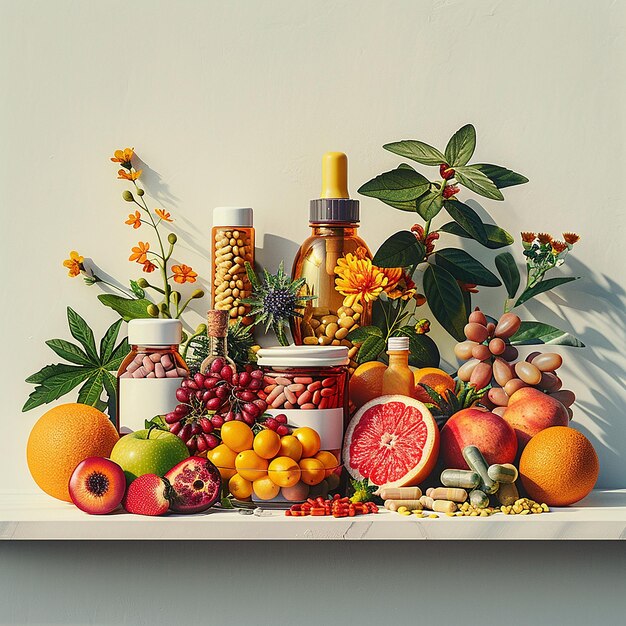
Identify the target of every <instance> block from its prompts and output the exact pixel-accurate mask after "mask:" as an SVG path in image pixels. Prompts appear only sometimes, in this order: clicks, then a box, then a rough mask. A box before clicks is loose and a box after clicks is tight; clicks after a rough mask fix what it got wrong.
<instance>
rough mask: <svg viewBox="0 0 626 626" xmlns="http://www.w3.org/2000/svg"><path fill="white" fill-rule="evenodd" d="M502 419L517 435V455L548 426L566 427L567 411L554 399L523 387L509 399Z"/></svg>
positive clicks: (536, 390) (567, 421) (567, 420)
mask: <svg viewBox="0 0 626 626" xmlns="http://www.w3.org/2000/svg"><path fill="white" fill-rule="evenodd" d="M502 417H503V419H504V420H505V421H506V422H507V423H508V424H510V425H511V426H512V427H513V430H514V431H515V434H516V435H517V444H518V449H519V453H520V454H521V452H522V450H523V449H524V448H525V447H526V444H527V443H528V442H529V441H530V438H531V437H534V436H535V435H536V434H537V433H538V432H540V431H542V430H543V429H544V428H549V427H550V426H567V425H568V424H569V415H568V413H567V409H566V408H565V406H563V404H561V403H560V402H559V401H558V400H556V399H555V398H552V397H550V396H549V395H547V394H545V393H543V391H539V390H538V389H534V388H533V387H524V388H522V389H519V390H518V391H516V392H515V393H514V394H513V395H512V396H511V397H510V398H509V404H508V406H507V408H506V411H504V414H503V416H502Z"/></svg>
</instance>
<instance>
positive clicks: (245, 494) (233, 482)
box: [228, 474, 252, 500]
mask: <svg viewBox="0 0 626 626" xmlns="http://www.w3.org/2000/svg"><path fill="white" fill-rule="evenodd" d="M228 490H229V491H230V493H232V494H233V495H234V496H235V498H237V499H238V500H247V499H248V498H249V497H250V496H251V495H252V483H251V482H250V481H249V480H246V479H245V478H244V477H243V476H242V475H241V474H235V475H234V476H233V477H232V478H231V479H230V480H229V481H228Z"/></svg>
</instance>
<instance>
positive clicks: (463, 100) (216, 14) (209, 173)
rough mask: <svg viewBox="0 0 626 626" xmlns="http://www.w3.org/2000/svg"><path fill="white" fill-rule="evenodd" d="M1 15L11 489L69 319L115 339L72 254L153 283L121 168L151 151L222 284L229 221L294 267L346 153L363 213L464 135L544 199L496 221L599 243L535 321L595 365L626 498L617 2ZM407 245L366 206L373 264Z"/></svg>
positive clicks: (59, 4)
mask: <svg viewBox="0 0 626 626" xmlns="http://www.w3.org/2000/svg"><path fill="white" fill-rule="evenodd" d="M1 6H2V20H0V28H1V29H2V31H1V32H2V36H1V37H0V59H1V61H0V63H1V67H2V78H3V80H2V83H3V93H2V99H1V100H0V107H1V109H0V120H1V121H0V124H1V125H2V150H1V151H0V152H1V156H0V159H1V164H0V181H1V185H0V189H1V190H0V193H1V198H2V213H3V228H2V233H1V235H0V236H1V245H0V250H1V254H2V266H3V268H4V281H5V283H4V284H5V289H4V294H5V297H4V304H3V306H2V309H1V311H2V312H1V314H0V315H1V316H2V318H1V323H2V328H3V345H4V354H5V358H4V359H2V362H1V367H2V370H1V376H0V380H1V381H2V393H3V414H4V419H5V424H6V425H7V427H6V430H5V435H4V437H3V444H2V447H3V453H2V454H1V455H0V472H1V475H2V476H4V477H5V480H4V481H3V484H2V489H3V490H4V489H8V490H17V491H23V490H33V489H34V486H33V484H32V483H31V480H30V477H29V476H28V474H27V471H26V467H25V463H24V452H23V451H24V444H25V441H26V437H27V434H28V431H29V429H30V427H31V425H32V424H33V423H34V421H35V420H36V419H37V418H38V416H39V415H40V414H41V413H42V412H43V409H40V410H34V411H32V412H30V413H27V414H25V415H22V414H21V413H20V408H21V406H22V404H23V402H24V400H25V398H26V396H27V394H28V392H29V391H30V387H29V386H28V385H26V384H25V383H24V382H23V380H24V378H25V377H26V375H28V374H30V373H31V372H33V371H35V370H36V369H38V368H39V367H41V366H42V365H44V364H45V363H47V362H51V361H52V360H53V358H54V357H53V355H52V353H51V352H50V351H49V350H48V349H47V348H46V347H45V346H44V343H43V342H44V340H45V339H48V338H51V337H55V336H61V337H63V336H66V325H65V321H64V314H65V306H66V305H71V306H72V307H74V308H75V309H77V310H78V311H79V312H81V313H82V314H84V315H85V316H86V317H87V318H88V319H89V320H90V321H91V322H92V323H93V324H94V326H95V327H96V328H97V329H98V332H100V331H102V330H103V329H104V328H105V327H106V325H108V324H109V323H110V322H111V321H112V320H113V319H115V318H114V315H113V314H110V313H109V312H108V311H107V310H105V309H104V308H103V307H102V306H101V305H100V304H99V303H98V302H97V300H96V298H95V295H96V293H97V287H93V288H91V289H88V288H87V287H85V286H84V285H82V284H81V281H80V280H70V279H68V278H67V277H66V276H65V273H64V270H63V268H62V267H61V261H62V260H63V259H64V258H66V256H67V252H68V251H69V250H70V249H77V250H79V251H80V252H81V253H82V254H83V255H85V256H87V257H92V258H93V259H94V260H95V261H96V262H97V263H98V264H99V265H100V266H101V267H102V268H103V269H104V270H105V271H106V272H108V273H109V274H111V275H113V276H115V277H117V278H122V279H126V277H129V276H136V272H135V270H136V266H134V265H131V264H129V263H128V261H127V260H126V259H127V256H128V253H129V248H130V246H131V245H132V244H134V243H135V242H136V240H137V237H138V235H141V236H143V235H144V233H143V231H133V230H132V229H129V228H128V227H127V226H126V225H124V223H123V222H124V219H125V218H126V215H127V213H128V206H129V205H126V204H125V203H124V202H123V201H122V200H121V198H120V193H121V191H122V189H124V185H123V184H122V183H121V181H117V180H116V179H115V171H116V168H115V165H114V164H112V163H111V162H110V161H109V155H110V154H111V153H112V151H113V149H115V148H118V147H123V146H127V145H129V146H134V147H135V148H136V150H137V153H138V154H139V156H140V157H141V159H142V160H143V162H144V182H145V185H146V187H147V190H148V192H149V193H150V194H151V195H153V196H154V197H155V198H156V200H155V201H154V206H164V207H166V208H167V209H168V210H170V211H171V212H172V213H173V215H174V216H175V217H176V219H177V221H176V228H177V230H178V232H181V233H182V237H181V244H180V246H179V248H178V256H179V258H180V260H182V261H184V262H186V263H188V264H190V265H192V266H193V267H194V268H195V269H196V270H197V271H199V272H200V274H201V275H202V276H203V277H204V278H206V276H207V274H208V255H207V250H208V247H209V236H208V234H209V227H210V224H211V208H212V207H214V206H216V205H224V204H239V203H244V204H250V205H252V206H253V207H254V208H255V211H256V225H257V228H258V238H259V247H260V249H259V253H258V257H259V259H260V261H261V262H262V263H264V264H266V265H267V266H268V267H270V268H274V267H275V266H276V264H277V262H278V261H279V259H281V258H283V257H284V258H285V259H286V260H287V262H288V263H290V261H291V258H292V256H293V253H294V250H295V248H296V246H297V244H298V243H299V242H300V241H301V240H302V239H303V238H304V237H305V236H306V235H307V223H306V222H307V206H308V200H309V199H310V198H312V197H315V196H316V195H317V194H318V188H319V161H320V156H321V154H322V153H323V152H324V151H326V150H331V149H332V150H343V151H345V152H347V153H348V154H349V156H350V181H351V189H352V190H353V191H354V190H355V189H356V188H357V187H358V186H359V185H360V184H362V183H363V182H364V181H366V180H368V179H369V178H370V177H372V176H373V175H375V174H377V173H380V172H381V171H383V170H385V169H388V168H391V167H393V166H395V165H396V164H397V163H398V159H397V158H395V157H394V156H393V155H391V154H389V153H386V152H385V151H384V150H382V149H381V145H382V144H383V143H385V142H388V141H393V140H398V139H402V138H419V139H423V140H426V141H429V142H431V143H434V144H436V145H440V146H441V145H444V144H445V141H446V140H447V138H448V137H449V135H450V134H451V133H452V132H453V131H454V130H456V129H457V128H458V127H460V126H461V125H462V124H464V123H466V122H469V121H471V122H473V123H474V124H475V126H476V128H477V130H478V142H479V143H478V149H477V152H476V158H477V159H478V160H480V161H483V160H487V161H491V162H495V163H501V164H503V165H507V166H509V167H511V168H513V169H516V170H517V171H520V172H522V173H524V174H526V175H527V176H528V177H529V178H530V181H531V182H530V184H528V185H525V186H524V187H520V188H511V189H508V190H506V192H505V194H506V201H505V202H503V203H496V202H490V201H485V202H481V205H482V206H483V207H484V209H485V210H486V211H487V212H489V213H490V214H491V215H492V216H493V218H494V219H496V220H497V221H498V222H499V223H500V224H501V225H502V226H504V227H505V228H507V229H508V230H509V231H511V232H512V233H518V232H519V231H520V230H547V231H550V232H555V233H559V232H561V231H562V230H575V231H578V232H580V233H582V236H583V239H582V242H581V243H580V244H579V245H577V246H576V250H575V253H574V255H573V257H572V259H571V262H568V267H567V270H568V271H569V272H573V273H575V274H576V275H580V276H582V279H581V280H580V281H579V282H577V283H575V284H574V285H573V286H569V287H564V288H562V289H560V290H559V291H557V292H556V293H554V294H553V295H549V296H547V297H542V298H539V299H538V300H537V301H536V302H533V303H532V304H530V305H529V306H528V307H527V308H526V310H525V311H524V315H525V316H526V317H531V316H535V315H536V316H540V317H541V319H543V320H545V321H548V322H552V323H557V324H558V325H559V326H562V327H564V328H565V329H567V330H570V331H572V332H574V333H575V334H577V335H578V336H579V337H580V338H581V339H582V340H583V341H584V342H585V343H586V344H587V346H588V347H587V348H586V349H584V350H574V349H569V350H567V349H563V353H564V354H565V355H566V366H565V367H564V369H563V378H564V379H565V381H566V386H568V387H571V388H573V389H575V390H576V392H577V393H578V395H579V402H578V404H577V406H576V422H575V424H576V425H577V427H579V428H580V429H581V430H583V432H585V433H586V434H588V435H589V436H590V437H591V438H592V440H593V442H594V444H595V445H596V447H597V449H598V452H599V454H600V457H601V463H602V473H601V477H600V483H599V484H600V485H601V486H606V487H616V486H619V485H621V486H623V485H624V476H625V474H626V472H625V471H624V469H625V465H626V463H625V459H624V455H625V454H626V453H625V452H624V450H625V449H626V422H625V421H624V409H623V402H624V379H625V375H624V374H625V366H626V360H625V358H624V339H625V322H624V284H625V275H624V269H623V267H624V264H623V250H624V244H623V238H624V226H625V224H624V218H623V215H624V211H623V206H622V205H623V203H622V200H621V197H622V195H623V190H622V184H621V178H622V177H621V174H622V173H623V171H624V169H625V168H624V166H625V165H626V163H625V158H624V148H623V145H624V141H623V139H624V115H623V112H624V104H625V103H624V94H625V89H624V82H623V80H621V78H620V77H622V76H623V75H624V74H623V71H624V52H625V50H626V46H625V43H624V30H623V24H624V17H625V16H624V7H625V6H626V5H624V3H615V2H607V1H597V2H584V1H571V0H570V1H565V0H562V1H553V2H545V1H544V2H540V1H531V2H519V1H515V2H496V1H493V0H491V1H487V0H479V1H472V2H469V1H468V2H453V1H441V0H433V1H413V2H408V1H407V2H401V1H395V2H362V1H361V2H349V1H347V2H298V1H296V2H294V1H285V2H282V1H278V0H272V1H268V2H254V1H248V2H243V1H240V2H191V1H187V2H165V1H153V2H145V1H136V2H133V3H121V2H66V1H60V0H59V1H55V2H30V1H25V2H19V3H15V2H2V4H1ZM412 223H413V220H412V219H411V217H410V216H409V215H407V214H405V213H400V212H398V211H395V210H393V209H391V208H389V207H386V206H384V205H383V204H381V203H378V202H376V201H374V200H371V199H364V200H363V202H362V224H363V226H362V229H361V230H362V234H363V236H364V237H365V238H366V240H368V241H369V243H370V244H371V246H372V247H373V248H376V247H377V246H378V245H379V244H380V243H381V242H382V240H383V239H384V238H385V237H386V236H387V235H389V234H391V232H393V231H394V230H397V229H400V228H406V227H409V226H410V225H411V224H412ZM468 246H469V247H471V248H472V249H476V248H475V247H474V246H471V244H468ZM480 253H481V254H482V250H480ZM484 259H485V261H486V263H487V265H489V266H493V255H491V254H490V253H487V254H485V255H484ZM498 300H499V297H498V298H495V297H488V298H487V299H486V300H483V302H484V303H485V305H486V307H487V308H489V307H490V306H493V307H494V308H495V307H496V306H498ZM206 306H207V304H206V302H200V303H197V310H199V311H202V310H204V309H205V308H206ZM441 337H442V336H441ZM442 338H443V337H442ZM446 351H447V353H448V354H449V351H450V345H449V344H448V345H447V347H446Z"/></svg>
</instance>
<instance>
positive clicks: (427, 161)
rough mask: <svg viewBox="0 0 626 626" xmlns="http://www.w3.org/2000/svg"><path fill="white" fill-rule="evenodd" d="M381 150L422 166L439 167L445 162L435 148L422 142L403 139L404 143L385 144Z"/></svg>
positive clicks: (443, 157)
mask: <svg viewBox="0 0 626 626" xmlns="http://www.w3.org/2000/svg"><path fill="white" fill-rule="evenodd" d="M383 148H384V149H385V150H389V152H393V153H394V154H398V155H400V156H402V157H406V158H407V159H411V161H417V162H418V163H421V164H422V165H440V164H441V163H445V161H446V157H445V156H444V155H443V154H441V152H439V150H437V148H433V147H432V146H429V145H428V144H427V143H424V142H423V141H415V140H413V139H405V140H404V141H395V142H393V143H387V144H385V145H384V146H383Z"/></svg>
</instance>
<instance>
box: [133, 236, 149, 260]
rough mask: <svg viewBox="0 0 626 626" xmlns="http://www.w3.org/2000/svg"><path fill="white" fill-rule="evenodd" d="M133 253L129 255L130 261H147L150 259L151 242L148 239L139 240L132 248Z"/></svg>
mask: <svg viewBox="0 0 626 626" xmlns="http://www.w3.org/2000/svg"><path fill="white" fill-rule="evenodd" d="M131 250H132V254H131V255H130V256H129V257H128V260H129V261H137V263H145V262H146V260H147V259H148V250H150V244H149V243H148V242H147V241H146V242H145V243H144V242H143V241H139V242H138V243H137V245H136V246H135V247H133V248H131Z"/></svg>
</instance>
